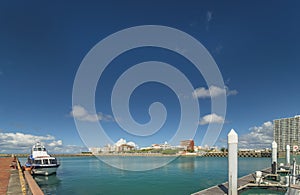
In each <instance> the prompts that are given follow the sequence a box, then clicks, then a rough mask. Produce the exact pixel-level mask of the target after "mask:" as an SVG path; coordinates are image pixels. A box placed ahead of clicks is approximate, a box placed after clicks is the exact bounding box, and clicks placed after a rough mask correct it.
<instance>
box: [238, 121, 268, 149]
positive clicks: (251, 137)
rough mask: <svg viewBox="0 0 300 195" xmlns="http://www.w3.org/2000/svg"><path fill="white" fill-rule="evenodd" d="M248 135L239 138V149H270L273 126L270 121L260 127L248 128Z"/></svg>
mask: <svg viewBox="0 0 300 195" xmlns="http://www.w3.org/2000/svg"><path fill="white" fill-rule="evenodd" d="M249 131H250V132H249V133H248V134H245V135H241V136H240V138H239V147H240V148H253V149H255V148H270V147H271V143H272V141H273V124H272V122H271V121H267V122H265V123H263V124H262V125H261V126H258V127H257V126H254V127H251V128H249Z"/></svg>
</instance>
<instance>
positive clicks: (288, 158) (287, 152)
mask: <svg viewBox="0 0 300 195" xmlns="http://www.w3.org/2000/svg"><path fill="white" fill-rule="evenodd" d="M290 153H291V147H290V145H286V155H285V157H286V159H285V161H286V165H287V166H289V165H290Z"/></svg>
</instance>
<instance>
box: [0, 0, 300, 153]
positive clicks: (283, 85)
mask: <svg viewBox="0 0 300 195" xmlns="http://www.w3.org/2000/svg"><path fill="white" fill-rule="evenodd" d="M299 8H300V4H299V2H297V1H289V2H280V1H272V2H271V1H263V2H261V1H254V2H253V1H251V2H250V1H249V2H239V1H230V2H217V1H201V2H198V1H188V2H184V1H181V2H176V3H175V2H174V1H165V2H159V1H153V2H152V1H151V2H150V1H149V2H146V1H145V2H141V1H130V3H129V2H128V3H125V2H121V1H120V2H118V1H115V2H97V1H91V2H89V3H84V2H83V1H82V2H73V1H69V2H59V1H55V2H47V3H45V2H43V3H41V2H34V1H26V2H1V5H0V90H1V96H0V102H1V103H0V140H1V144H0V152H9V151H18V150H16V149H18V148H19V151H22V152H23V151H26V150H27V148H28V146H29V145H30V144H32V141H35V140H37V139H40V140H42V141H44V142H46V143H47V144H48V146H49V147H52V149H53V150H55V151H57V152H74V151H79V150H84V143H83V142H82V140H81V139H80V136H79V134H78V132H77V129H76V126H75V123H74V119H73V118H74V115H73V116H72V114H71V112H72V109H74V107H73V108H72V89H73V82H74V79H75V75H76V72H77V70H78V68H79V66H80V64H81V62H82V60H83V58H84V57H85V55H86V54H87V53H88V52H89V51H90V50H91V49H92V47H93V46H95V45H96V44H97V43H98V42H99V41H101V40H103V39H104V38H105V37H107V36H109V35H111V34H112V33H115V32H117V31H120V30H122V29H126V28H129V27H134V26H138V25H164V26H169V27H172V28H176V29H179V30H181V31H183V32H185V33H187V34H189V35H191V36H192V37H194V38H195V39H197V40H198V41H199V42H201V43H202V44H203V46H204V47H205V48H206V49H207V50H208V51H209V52H210V54H211V55H212V57H213V58H214V60H215V62H216V64H217V65H218V67H219V70H220V72H221V74H222V77H223V80H224V83H225V85H226V87H228V89H227V112H226V118H224V121H225V123H224V125H223V128H222V132H221V134H220V136H219V139H218V142H217V143H216V145H218V146H225V145H226V142H224V139H226V135H227V133H228V132H229V130H230V129H231V128H234V129H235V130H236V131H237V132H238V134H239V135H240V139H241V141H242V142H241V147H256V146H262V147H263V146H268V144H269V143H270V141H271V140H272V123H270V122H272V121H273V119H276V118H281V117H292V116H294V115H297V114H299V107H300V105H299V99H300V93H299V83H300V77H299V74H300V67H299V64H300V55H299V51H300V48H299V47H300V38H299V34H300V25H299V18H300V13H299V11H298V10H299ZM149 60H152V61H153V60H156V61H162V62H165V63H168V64H172V65H173V66H174V67H176V68H178V69H180V71H181V72H183V73H184V74H185V75H186V76H187V77H188V78H189V80H190V82H191V83H192V85H193V87H194V88H195V89H197V88H198V89H201V88H202V91H200V92H201V94H200V95H199V98H198V101H199V105H200V118H199V124H198V129H197V133H196V136H195V138H194V140H195V142H196V144H197V145H200V144H201V142H202V138H203V135H204V132H205V130H206V129H207V123H206V122H205V120H206V119H208V118H209V117H206V118H205V116H207V115H210V114H212V113H211V111H210V110H211V105H210V104H211V100H210V98H209V97H205V95H203V94H204V93H206V92H207V90H208V86H207V85H206V82H205V80H204V79H203V77H202V75H201V74H200V75H199V73H197V72H196V71H195V68H194V67H193V65H192V64H191V63H190V62H189V61H187V60H186V59H185V58H183V57H182V56H180V55H178V54H176V53H175V52H171V51H168V50H165V49H161V48H140V49H133V50H130V51H127V52H125V53H124V54H122V55H120V56H118V57H117V58H116V59H115V60H114V61H113V62H112V63H111V64H110V65H109V67H108V68H107V69H106V70H105V72H104V74H103V77H102V76H101V79H100V82H102V83H104V85H101V86H100V84H99V83H100V82H99V83H98V86H97V91H96V96H95V104H96V110H97V113H98V118H96V122H100V123H101V124H102V125H103V127H105V131H106V132H107V134H108V135H109V137H111V139H112V140H113V141H117V140H118V139H120V138H125V139H126V140H128V141H134V142H136V143H137V144H138V145H139V146H147V145H149V144H151V143H163V142H164V141H168V140H169V139H170V136H171V135H172V134H174V130H175V129H176V128H177V125H178V119H179V118H180V106H179V105H178V99H177V97H176V95H175V94H174V92H172V90H170V88H168V87H166V86H164V85H161V84H159V83H153V82H152V83H147V84H145V85H142V86H140V87H138V88H137V89H136V90H135V91H134V93H133V94H132V96H131V99H130V111H131V114H132V116H133V117H134V119H135V120H136V121H137V122H139V123H147V122H148V121H149V120H150V118H149V115H148V108H149V105H150V104H151V103H153V102H156V101H160V102H161V103H162V104H164V105H165V107H166V110H168V116H167V119H166V123H165V125H164V126H163V128H162V129H161V131H160V132H159V133H158V134H154V135H153V136H150V137H146V138H145V137H138V136H132V135H130V134H129V133H126V132H124V131H122V129H121V128H120V127H119V125H118V123H117V119H116V118H115V117H114V116H113V114H112V109H111V106H110V105H111V103H110V94H111V90H112V87H113V86H114V82H116V79H117V78H118V77H119V76H120V75H121V74H122V73H123V72H124V71H126V69H128V68H130V67H131V66H133V65H134V64H136V63H140V62H143V61H149ZM79 106H80V105H79ZM78 108H79V110H77V111H79V112H80V113H79V115H77V117H78V116H79V117H87V118H89V117H90V118H89V120H90V122H95V120H94V118H93V117H94V116H93V115H92V114H90V111H89V110H88V109H85V108H84V107H78ZM80 109H81V110H80ZM73 111H74V110H73ZM77 114H78V113H77ZM80 114H81V115H80ZM210 116H211V115H210ZM211 117H212V116H211ZM87 118H85V119H83V120H86V119H87ZM212 118H213V121H211V122H213V123H220V122H222V118H218V116H213V117H212ZM81 119H82V118H81ZM104 144H106V143H99V145H100V146H103V145H104Z"/></svg>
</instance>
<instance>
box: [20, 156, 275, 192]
mask: <svg viewBox="0 0 300 195" xmlns="http://www.w3.org/2000/svg"><path fill="white" fill-rule="evenodd" d="M110 158H116V160H117V159H118V158H124V157H119V156H115V157H110ZM127 158H132V159H133V158H137V159H134V161H135V162H140V163H143V162H147V163H149V162H151V161H153V162H157V161H159V158H162V157H127ZM163 158H165V157H163ZM166 158H168V157H166ZM25 160H26V159H20V161H21V163H22V164H24V162H25ZM59 160H60V163H61V166H60V167H59V169H58V172H57V174H56V175H51V176H36V177H35V180H36V181H37V183H38V184H39V185H40V187H41V189H42V190H43V191H44V192H45V194H118V195H119V194H143V195H147V194H149V195H150V194H151V195H153V194H172V195H173V194H175V195H176V194H178V195H184V194H191V193H193V192H197V191H199V190H201V189H205V188H208V187H210V186H213V185H216V184H220V183H222V182H225V181H227V158H212V157H180V158H178V159H176V160H174V161H172V163H170V164H168V165H166V166H164V167H161V168H158V169H154V170H150V171H141V172H139V171H138V172H134V171H124V170H120V169H116V168H114V167H111V166H109V165H107V164H105V163H103V162H102V161H100V160H99V159H98V158H96V157H61V158H59ZM270 161H271V160H270V159H269V158H239V177H241V176H244V175H247V174H249V173H252V172H254V171H256V170H261V169H263V168H266V167H269V166H270Z"/></svg>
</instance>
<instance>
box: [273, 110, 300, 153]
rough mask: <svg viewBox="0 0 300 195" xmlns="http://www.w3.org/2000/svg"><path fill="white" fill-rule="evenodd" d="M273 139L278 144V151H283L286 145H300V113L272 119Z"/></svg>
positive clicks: (293, 146)
mask: <svg viewBox="0 0 300 195" xmlns="http://www.w3.org/2000/svg"><path fill="white" fill-rule="evenodd" d="M274 140H275V141H276V143H277V145H278V151H285V149H286V145H290V146H291V148H298V147H299V146H300V115H297V116H295V117H291V118H282V119H276V120H274Z"/></svg>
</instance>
